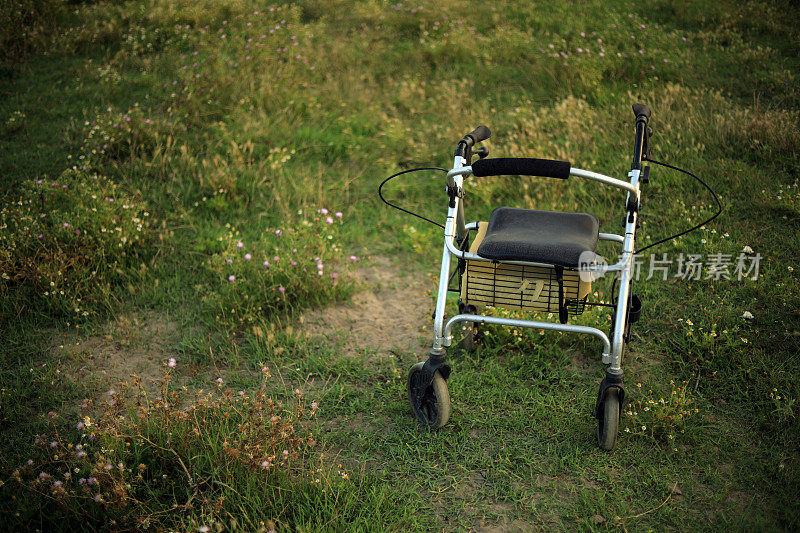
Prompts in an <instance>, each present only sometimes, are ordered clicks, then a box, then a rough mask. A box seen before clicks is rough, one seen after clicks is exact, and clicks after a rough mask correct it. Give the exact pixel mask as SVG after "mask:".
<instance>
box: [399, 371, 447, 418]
mask: <svg viewBox="0 0 800 533" xmlns="http://www.w3.org/2000/svg"><path fill="white" fill-rule="evenodd" d="M424 364H425V363H417V364H416V365H414V366H412V367H411V371H409V373H408V384H407V386H406V390H407V392H408V401H409V403H410V404H411V411H412V412H413V413H414V417H415V418H416V419H417V420H419V421H420V423H422V424H423V425H425V426H427V427H428V428H430V429H438V428H440V427H442V426H444V425H445V424H447V421H448V420H450V392H448V390H447V382H446V381H445V380H444V378H443V377H442V375H441V374H440V373H439V371H438V370H437V371H436V372H435V373H434V375H433V381H431V382H430V383H426V381H427V379H426V376H425V373H424V372H423V371H422V367H423V365H424Z"/></svg>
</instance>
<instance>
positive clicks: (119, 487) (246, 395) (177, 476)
mask: <svg viewBox="0 0 800 533" xmlns="http://www.w3.org/2000/svg"><path fill="white" fill-rule="evenodd" d="M176 366H177V363H176V361H175V360H174V359H170V361H169V362H168V363H166V364H165V372H164V377H163V379H162V380H161V382H160V390H159V391H157V393H155V394H154V393H152V392H148V389H147V388H146V387H145V386H144V384H143V383H142V382H141V380H140V379H139V378H135V379H134V380H133V381H132V382H131V383H120V384H119V387H118V389H116V390H115V389H112V390H109V391H108V392H107V393H105V394H104V395H103V396H102V398H101V399H100V400H96V401H92V400H89V399H85V400H83V403H82V404H81V406H80V413H79V416H78V417H77V418H76V419H73V420H72V421H71V422H67V421H66V420H63V419H62V418H61V417H60V416H59V415H57V414H56V413H50V415H49V417H50V427H51V429H50V431H48V432H47V433H43V434H41V435H39V436H37V437H36V439H35V442H34V447H33V450H32V455H31V458H30V459H29V460H28V461H27V462H26V463H25V464H24V465H22V466H20V467H19V468H17V469H16V470H15V471H14V472H13V474H12V476H11V477H12V480H13V481H12V480H9V481H10V482H11V483H14V482H16V483H17V484H18V485H19V486H20V487H21V488H23V489H25V490H27V492H28V494H29V495H30V497H31V498H34V499H38V500H40V503H41V505H43V506H44V507H45V508H54V509H53V513H54V514H53V516H54V517H55V516H58V513H60V512H63V513H67V516H70V517H72V518H73V519H74V518H77V517H93V519H94V520H97V519H98V518H102V520H103V521H105V522H106V523H107V524H117V525H118V526H123V525H128V526H131V527H141V528H148V527H153V526H155V527H171V526H176V525H178V524H180V521H181V520H182V519H186V518H189V519H190V520H193V518H192V517H203V519H204V520H211V521H212V522H214V521H215V520H217V518H215V517H224V516H226V512H234V513H238V512H240V510H241V509H242V508H241V506H242V505H244V506H246V507H251V506H254V505H255V506H258V505H261V506H263V507H262V508H261V509H260V512H259V514H261V513H264V512H267V513H268V511H267V510H268V509H269V505H270V504H269V502H270V497H271V496H270V494H271V491H272V490H277V489H276V487H278V486H279V485H280V484H281V483H282V482H284V481H292V482H293V483H295V484H296V483H302V479H299V478H302V477H303V476H305V477H309V475H313V474H309V472H310V469H309V468H306V467H303V465H304V464H305V462H306V458H307V452H308V451H309V450H310V449H311V448H312V447H313V446H315V445H316V442H315V440H314V435H313V434H312V432H311V431H310V430H309V429H308V428H307V427H306V422H307V420H308V419H309V418H311V417H313V416H314V414H315V411H316V409H317V403H316V402H311V403H310V404H309V403H307V402H306V401H305V398H304V395H303V393H302V392H301V391H300V389H295V390H294V391H293V392H291V391H289V392H287V393H286V394H285V396H286V398H285V399H284V400H280V399H276V398H273V397H272V396H271V395H270V393H269V392H268V391H269V390H270V389H269V387H270V385H273V384H274V383H273V381H274V380H273V378H272V376H271V374H270V371H269V369H268V368H267V367H263V368H262V375H263V376H262V382H261V385H260V386H259V387H258V388H257V389H256V390H255V391H252V392H251V391H248V392H245V391H238V392H235V391H232V390H229V389H227V388H226V387H225V384H224V382H223V380H222V379H221V378H219V379H217V380H216V382H214V384H213V385H212V386H211V387H210V388H211V390H202V389H201V390H199V391H196V392H193V391H190V390H189V389H187V388H186V387H176V386H175V385H174V383H173V380H174V378H175V376H174V368H175V367H176ZM90 413H91V416H90V415H89V414H90ZM309 481H310V482H311V483H312V484H313V480H312V479H310V478H309ZM35 507H36V506H33V507H31V508H35ZM95 523H97V522H95Z"/></svg>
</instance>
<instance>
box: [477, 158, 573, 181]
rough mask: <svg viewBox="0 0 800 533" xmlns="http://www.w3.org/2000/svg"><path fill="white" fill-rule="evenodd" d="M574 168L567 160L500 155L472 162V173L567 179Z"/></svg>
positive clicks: (478, 174)
mask: <svg viewBox="0 0 800 533" xmlns="http://www.w3.org/2000/svg"><path fill="white" fill-rule="evenodd" d="M571 168H572V165H570V164H569V163H568V162H567V161H556V160H553V159H534V158H530V157H498V158H495V159H479V160H477V161H475V162H474V163H472V174H473V175H474V176H477V177H483V176H541V177H543V178H558V179H561V180H565V179H567V178H568V177H569V171H570V169H571Z"/></svg>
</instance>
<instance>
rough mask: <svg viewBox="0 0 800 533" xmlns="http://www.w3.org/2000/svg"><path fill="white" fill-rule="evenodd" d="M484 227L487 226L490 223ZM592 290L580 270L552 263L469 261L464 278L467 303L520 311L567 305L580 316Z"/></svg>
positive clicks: (463, 296)
mask: <svg viewBox="0 0 800 533" xmlns="http://www.w3.org/2000/svg"><path fill="white" fill-rule="evenodd" d="M480 226H482V227H483V228H485V227H486V224H485V223H481V224H480ZM484 234H485V231H483V232H480V231H479V233H478V236H477V238H476V239H475V242H473V243H472V246H471V247H470V251H471V252H473V253H474V252H475V251H476V250H477V249H478V246H480V243H481V241H482V240H483V236H484ZM559 270H560V271H561V289H560V290H559ZM591 290H592V284H591V282H589V281H583V280H581V278H580V275H579V273H578V271H577V270H572V269H567V268H558V269H557V268H556V267H551V266H529V265H517V264H511V263H498V262H488V261H473V260H468V261H466V267H465V270H464V273H463V275H462V277H461V300H462V301H463V302H465V303H467V304H471V305H475V306H486V305H491V306H494V307H501V308H504V309H515V310H520V311H544V312H548V313H558V312H559V311H560V309H561V306H562V305H563V306H564V307H565V308H566V310H567V312H568V313H569V314H572V315H579V314H581V313H583V311H584V308H585V306H586V298H587V296H588V295H589V293H590V292H591ZM559 295H561V296H560V297H559Z"/></svg>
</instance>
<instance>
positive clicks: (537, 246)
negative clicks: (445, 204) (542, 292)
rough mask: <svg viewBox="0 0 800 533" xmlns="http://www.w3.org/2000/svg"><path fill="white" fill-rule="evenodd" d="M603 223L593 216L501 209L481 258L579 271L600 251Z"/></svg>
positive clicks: (491, 222)
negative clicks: (586, 256)
mask: <svg viewBox="0 0 800 533" xmlns="http://www.w3.org/2000/svg"><path fill="white" fill-rule="evenodd" d="M599 230H600V222H599V221H598V220H597V217H596V216H594V215H591V214H589V213H561V212H558V211H536V210H533V209H518V208H515V207H498V208H497V209H495V210H494V211H492V216H491V217H490V218H489V224H488V228H487V230H486V237H484V239H483V242H481V244H480V246H478V250H477V254H478V255H479V256H481V257H485V258H487V259H494V260H497V261H529V262H531V263H546V264H549V265H560V266H563V267H569V268H577V267H578V266H579V258H580V255H581V254H582V253H583V252H594V251H595V249H596V248H597V238H598V232H599Z"/></svg>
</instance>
